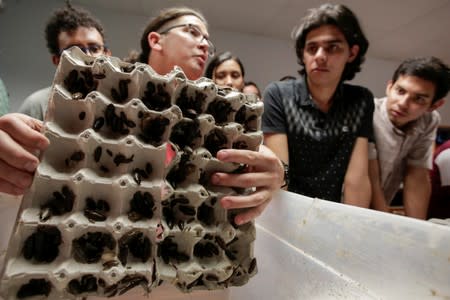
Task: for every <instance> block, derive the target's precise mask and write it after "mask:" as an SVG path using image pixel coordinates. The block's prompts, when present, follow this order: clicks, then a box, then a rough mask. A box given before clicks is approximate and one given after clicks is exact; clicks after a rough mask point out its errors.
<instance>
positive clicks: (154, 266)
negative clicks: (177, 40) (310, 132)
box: [0, 47, 263, 299]
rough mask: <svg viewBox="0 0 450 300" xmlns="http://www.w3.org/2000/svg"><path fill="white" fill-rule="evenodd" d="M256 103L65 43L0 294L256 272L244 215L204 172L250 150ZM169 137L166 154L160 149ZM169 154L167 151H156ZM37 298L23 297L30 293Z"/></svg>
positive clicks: (204, 282)
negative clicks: (42, 146) (44, 141)
mask: <svg viewBox="0 0 450 300" xmlns="http://www.w3.org/2000/svg"><path fill="white" fill-rule="evenodd" d="M262 109H263V106H262V103H260V102H257V99H256V98H255V97H253V96H249V95H244V94H241V93H238V92H235V91H232V90H228V89H223V88H219V87H218V86H216V85H215V84H214V83H213V82H212V81H210V80H208V79H205V78H202V79H200V80H197V81H190V80H188V79H186V77H185V75H184V74H183V72H182V71H181V70H180V69H179V68H175V69H174V70H173V71H172V72H171V73H169V74H167V75H164V76H162V75H159V74H157V73H155V72H154V71H153V70H152V69H151V68H150V67H149V66H148V65H144V64H139V63H136V64H128V63H125V62H122V61H120V60H119V59H117V58H114V57H103V56H102V57H99V58H92V57H89V56H87V55H85V54H84V53H82V52H81V51H80V50H79V49H78V48H76V47H74V48H72V49H70V50H68V51H65V52H64V53H63V55H62V57H61V62H60V64H59V66H58V69H57V72H56V75H55V79H54V83H53V87H52V93H51V98H50V102H49V109H48V112H47V115H46V119H45V130H44V134H45V135H46V136H47V137H48V139H49V140H50V146H49V148H48V149H47V150H46V151H45V152H44V153H43V154H42V157H41V164H40V165H39V166H38V168H37V171H36V174H35V177H34V181H33V184H32V186H31V188H30V189H29V191H28V192H27V193H26V195H25V196H24V198H23V201H22V206H21V210H20V213H19V215H18V217H17V222H16V225H15V229H14V233H13V235H12V238H11V241H10V244H9V247H8V251H7V254H6V260H5V267H4V269H3V272H2V279H1V288H0V293H1V295H2V296H3V297H4V298H5V299H26V298H33V297H34V296H38V297H39V298H49V299H78V298H83V297H86V296H90V295H94V296H104V297H112V296H115V295H121V294H124V293H128V292H130V291H135V290H137V291H138V292H140V293H141V294H148V293H151V291H152V289H154V288H157V287H158V286H159V285H160V284H161V282H162V281H167V282H170V283H172V284H173V285H175V286H176V287H178V288H179V289H180V290H181V291H183V292H189V291H192V290H196V289H210V290H211V289H223V288H225V287H229V286H240V285H243V284H245V283H246V282H247V281H248V280H249V278H250V277H252V276H253V275H255V274H256V272H257V266H256V259H255V257H254V256H253V243H254V240H255V227H254V223H252V222H250V223H248V224H245V225H242V226H236V225H235V224H234V222H233V218H234V216H235V215H236V214H237V213H238V210H229V211H227V210H225V209H223V208H222V207H221V205H220V199H221V198H222V197H223V196H225V195H235V194H245V193H249V192H251V189H249V190H245V189H237V188H226V187H218V186H214V185H212V184H211V183H210V182H209V177H210V176H211V174H213V173H214V172H218V171H220V172H242V171H243V170H244V169H245V166H244V165H239V164H233V163H223V162H220V161H219V160H218V159H216V158H215V156H216V154H217V152H218V151H219V150H220V149H228V148H236V149H248V150H253V151H257V150H258V147H259V145H260V144H261V142H262V133H261V131H260V124H261V114H262ZM168 147H170V148H171V149H173V152H174V157H173V158H172V159H171V160H170V161H169V160H168V159H167V157H166V156H167V151H168ZM166 160H167V162H166ZM33 299H34V298H33Z"/></svg>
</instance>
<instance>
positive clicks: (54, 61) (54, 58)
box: [52, 55, 61, 66]
mask: <svg viewBox="0 0 450 300" xmlns="http://www.w3.org/2000/svg"><path fill="white" fill-rule="evenodd" d="M60 58H61V57H60V56H59V55H52V63H53V64H54V65H55V66H57V65H58V64H59V60H60Z"/></svg>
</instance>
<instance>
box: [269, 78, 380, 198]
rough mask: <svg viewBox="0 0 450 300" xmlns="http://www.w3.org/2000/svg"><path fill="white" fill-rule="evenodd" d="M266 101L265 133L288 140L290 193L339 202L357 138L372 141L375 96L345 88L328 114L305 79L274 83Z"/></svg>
mask: <svg viewBox="0 0 450 300" xmlns="http://www.w3.org/2000/svg"><path fill="white" fill-rule="evenodd" d="M263 99H264V114H263V117H262V130H263V131H264V133H284V134H286V135H287V138H288V151H289V186H288V190H289V191H292V192H295V193H299V194H302V195H306V196H309V197H317V198H321V199H325V200H330V201H335V202H340V201H341V192H342V183H343V181H344V177H345V173H346V171H347V166H348V163H349V161H350V157H351V154H352V151H353V146H354V144H355V141H356V139H357V138H358V137H363V138H368V139H369V140H372V135H373V133H372V115H373V96H372V93H371V92H370V91H369V90H367V89H365V88H362V87H359V86H352V85H348V84H341V85H339V86H338V89H337V91H336V93H335V95H334V96H333V102H332V105H331V107H330V109H329V111H328V112H327V113H324V112H322V111H320V110H319V109H318V107H317V106H316V104H315V103H314V101H313V100H312V98H311V95H310V94H309V92H308V89H307V85H306V83H305V79H304V78H301V79H299V80H292V81H282V82H275V83H272V84H270V85H269V86H268V87H267V88H266V90H265V92H264V97H263Z"/></svg>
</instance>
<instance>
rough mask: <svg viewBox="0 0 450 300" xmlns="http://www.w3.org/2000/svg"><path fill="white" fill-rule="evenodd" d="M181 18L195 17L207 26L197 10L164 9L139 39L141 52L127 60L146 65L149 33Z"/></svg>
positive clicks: (148, 51)
mask: <svg viewBox="0 0 450 300" xmlns="http://www.w3.org/2000/svg"><path fill="white" fill-rule="evenodd" d="M183 16H195V17H197V18H199V19H200V20H201V21H202V22H203V23H204V24H205V25H206V26H207V25H208V23H207V22H206V19H205V17H204V16H203V15H202V14H201V13H200V12H199V11H198V10H195V9H192V8H189V7H171V8H166V9H164V10H162V11H161V12H160V13H159V14H158V15H157V16H156V17H154V18H153V19H152V20H151V21H150V23H149V24H148V25H147V27H146V28H145V29H144V32H143V33H142V37H141V52H140V53H139V54H138V55H136V54H135V53H134V54H132V55H130V57H129V59H128V60H129V61H131V62H136V61H138V62H141V63H145V64H146V63H148V58H149V56H150V52H151V51H152V49H151V47H150V45H149V43H148V39H147V37H148V35H149V33H150V32H158V31H159V30H161V28H162V27H163V26H164V25H166V24H167V23H169V22H170V21H173V20H176V19H178V18H181V17H183Z"/></svg>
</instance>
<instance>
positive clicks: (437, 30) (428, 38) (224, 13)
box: [73, 0, 450, 64]
mask: <svg viewBox="0 0 450 300" xmlns="http://www.w3.org/2000/svg"><path fill="white" fill-rule="evenodd" d="M73 2H75V3H80V4H82V5H88V4H89V5H90V6H99V7H105V8H108V9H110V10H113V11H119V12H121V13H129V14H133V15H141V16H147V17H150V16H154V15H156V14H157V13H158V11H159V10H160V9H162V8H165V7H171V6H177V5H186V6H189V7H192V8H197V9H199V10H200V11H201V12H203V14H204V15H205V17H206V19H207V20H208V22H209V25H210V27H213V28H214V29H219V30H225V31H237V32H243V33H248V34H256V35H261V36H267V37H272V38H278V39H286V40H288V39H290V33H291V31H292V28H293V27H294V26H295V25H297V24H298V23H299V21H300V19H301V17H302V16H304V15H305V13H306V11H307V9H308V8H311V7H317V6H318V5H320V4H321V3H325V2H326V1H316V0H253V1H245V0H220V1H218V0H190V1H181V0H126V1H125V0H78V1H73ZM330 2H332V1H330ZM339 3H342V4H345V5H347V6H348V7H349V8H351V9H352V10H353V11H354V12H355V14H356V15H357V16H358V18H359V20H360V22H361V24H362V27H363V30H364V32H365V33H366V35H367V38H368V39H369V42H370V47H369V53H368V54H369V55H370V56H372V57H377V58H384V59H394V60H403V59H404V58H407V57H413V56H428V55H434V56H436V57H439V58H441V59H443V60H444V61H445V62H446V63H447V64H450V33H449V31H450V0H341V1H340V2H339ZM213 40H214V37H213Z"/></svg>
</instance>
